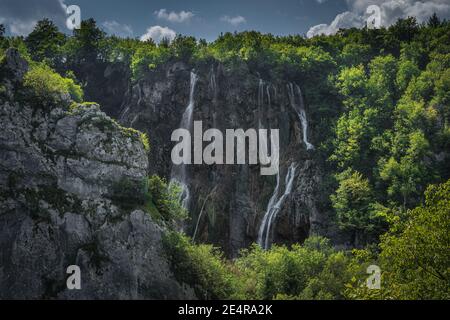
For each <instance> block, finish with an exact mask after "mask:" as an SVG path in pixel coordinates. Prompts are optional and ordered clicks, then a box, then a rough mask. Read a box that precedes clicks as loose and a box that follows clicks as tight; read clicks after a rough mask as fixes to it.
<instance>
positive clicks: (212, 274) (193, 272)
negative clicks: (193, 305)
mask: <svg viewBox="0 0 450 320" xmlns="http://www.w3.org/2000/svg"><path fill="white" fill-rule="evenodd" d="M163 245H164V248H165V252H166V254H167V257H168V259H169V261H170V263H171V268H172V271H173V272H174V274H175V277H176V278H177V280H178V281H180V282H184V283H186V284H188V285H190V286H191V287H193V288H194V290H195V293H196V295H197V297H198V298H201V299H229V298H230V297H231V296H232V294H233V293H234V292H235V280H236V279H235V278H234V276H233V274H232V273H231V272H230V270H229V268H228V266H227V263H226V261H225V259H224V257H223V254H222V253H221V252H220V251H219V250H218V249H217V248H215V247H213V246H212V245H206V244H200V245H195V244H193V243H192V242H191V241H190V239H189V238H188V237H186V236H185V235H182V234H180V233H178V232H174V231H173V232H169V233H167V234H166V235H165V236H164V238H163Z"/></svg>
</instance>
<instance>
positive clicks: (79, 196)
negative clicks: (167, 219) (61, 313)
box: [0, 49, 193, 299]
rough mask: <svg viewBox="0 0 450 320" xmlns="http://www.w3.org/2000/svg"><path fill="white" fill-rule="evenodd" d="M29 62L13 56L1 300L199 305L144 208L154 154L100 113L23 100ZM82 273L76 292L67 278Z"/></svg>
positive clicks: (2, 120)
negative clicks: (184, 301)
mask: <svg viewBox="0 0 450 320" xmlns="http://www.w3.org/2000/svg"><path fill="white" fill-rule="evenodd" d="M26 71H27V63H26V62H25V61H24V60H23V59H22V58H20V56H19V55H18V53H17V51H16V50H12V49H10V50H8V51H7V53H6V59H5V61H3V64H2V70H1V75H2V77H1V79H0V80H1V84H2V87H3V88H4V89H3V91H2V92H1V93H0V151H1V152H0V164H1V165H0V299H11V298H25V299H36V298H75V299H86V298H102V299H105V298H109V299H118V298H121V299H137V298H158V299H161V298H166V299H177V298H192V297H193V294H192V290H190V289H189V288H185V287H183V286H182V285H180V284H179V283H178V282H177V281H176V280H175V278H174V275H173V274H172V273H171V272H170V266H169V265H168V262H167V261H166V258H165V257H164V253H163V248H162V244H161V236H162V233H163V230H162V229H161V227H159V226H158V225H156V224H155V223H154V222H153V221H152V220H151V218H150V216H149V215H148V214H147V213H146V212H144V211H143V210H141V209H140V208H139V206H133V205H128V204H129V203H134V200H135V199H133V197H135V196H136V195H139V193H140V192H142V190H127V188H129V186H130V185H131V186H139V185H141V184H140V183H142V181H145V179H146V177H147V172H148V158H147V153H146V151H145V149H144V145H143V143H142V142H141V140H140V138H139V133H138V132H137V131H135V130H130V129H126V128H124V127H122V126H120V125H118V124H117V122H115V121H114V120H112V119H111V118H110V117H108V116H107V115H106V114H105V113H103V112H102V111H100V109H99V106H98V105H96V104H82V105H80V104H74V103H72V102H71V101H70V99H69V98H68V97H65V96H62V97H58V101H59V102H58V104H57V105H52V106H51V107H50V108H44V107H42V106H39V105H36V103H34V102H33V101H28V100H27V99H24V98H23V92H24V91H23V90H24V89H23V87H22V78H23V76H24V74H25V73H26ZM69 265H78V266H79V267H80V269H81V286H82V289H81V290H68V289H67V287H66V279H67V277H68V275H67V274H66V269H67V267H68V266H69Z"/></svg>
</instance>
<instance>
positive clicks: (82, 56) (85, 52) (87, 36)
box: [68, 18, 107, 64]
mask: <svg viewBox="0 0 450 320" xmlns="http://www.w3.org/2000/svg"><path fill="white" fill-rule="evenodd" d="M104 38H105V32H103V31H102V30H101V29H100V28H98V27H97V24H96V22H95V20H94V19H92V18H91V19H88V20H84V21H82V22H81V26H80V28H79V29H74V31H73V38H72V39H71V40H72V41H71V42H70V43H69V48H68V50H69V53H70V54H71V56H72V59H73V60H74V62H75V63H78V64H79V63H93V62H95V61H97V60H100V61H102V60H105V59H106V57H107V53H106V52H105V50H104V49H105V48H104V44H105V43H104V42H103V40H104Z"/></svg>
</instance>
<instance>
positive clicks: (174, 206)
mask: <svg viewBox="0 0 450 320" xmlns="http://www.w3.org/2000/svg"><path fill="white" fill-rule="evenodd" d="M148 188H149V194H150V197H151V201H152V202H153V204H154V205H155V207H156V208H157V209H158V212H159V214H160V216H161V218H162V219H163V220H164V221H166V222H169V223H170V224H173V223H176V222H179V221H181V220H184V219H186V218H187V212H186V209H184V208H183V206H182V205H181V203H180V201H179V198H180V197H179V196H180V192H181V190H180V187H179V186H178V185H176V184H173V183H171V184H167V182H166V181H165V179H163V178H160V177H159V176H157V175H153V176H151V177H150V178H149V179H148Z"/></svg>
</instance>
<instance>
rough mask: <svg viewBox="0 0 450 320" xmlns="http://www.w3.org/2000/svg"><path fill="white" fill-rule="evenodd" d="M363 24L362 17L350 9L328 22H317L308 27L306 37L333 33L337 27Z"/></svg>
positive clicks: (343, 27) (345, 27) (344, 27)
mask: <svg viewBox="0 0 450 320" xmlns="http://www.w3.org/2000/svg"><path fill="white" fill-rule="evenodd" d="M362 26H364V18H363V17H361V16H359V15H357V14H355V13H353V12H350V11H346V12H343V13H340V14H338V15H337V16H336V18H334V20H333V21H332V22H331V23H330V24H329V25H328V24H319V25H317V26H314V27H312V28H310V29H309V31H308V32H307V33H306V36H307V37H308V38H311V37H313V36H315V35H319V34H325V35H330V34H335V33H336V32H337V31H339V29H347V28H352V27H357V28H360V27H362Z"/></svg>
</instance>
